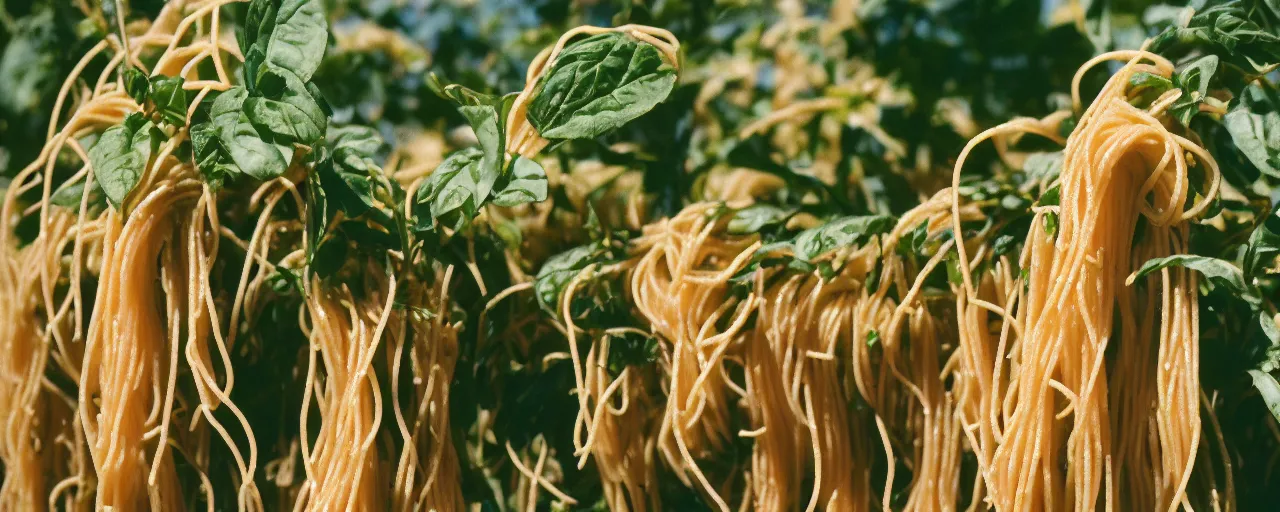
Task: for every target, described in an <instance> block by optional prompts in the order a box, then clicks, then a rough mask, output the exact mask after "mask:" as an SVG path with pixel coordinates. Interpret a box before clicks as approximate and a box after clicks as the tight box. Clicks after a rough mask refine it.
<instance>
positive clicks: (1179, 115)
mask: <svg viewBox="0 0 1280 512" xmlns="http://www.w3.org/2000/svg"><path fill="white" fill-rule="evenodd" d="M1217 71H1218V56H1216V55H1206V56H1204V57H1200V58H1199V59H1196V60H1194V61H1191V62H1189V63H1187V64H1185V65H1183V66H1181V67H1180V68H1179V69H1178V70H1177V71H1175V72H1174V73H1173V85H1174V86H1175V87H1178V88H1179V89H1182V95H1181V96H1179V97H1178V99H1176V100H1174V102H1173V104H1171V105H1169V114H1170V115H1172V116H1173V118H1174V119H1177V120H1178V122H1179V123H1182V126H1187V125H1188V124H1190V123H1191V118H1192V117H1194V116H1195V115H1196V114H1198V113H1200V104H1201V103H1204V100H1205V98H1208V97H1209V82H1210V81H1212V80H1213V75H1214V73H1216V72H1217Z"/></svg>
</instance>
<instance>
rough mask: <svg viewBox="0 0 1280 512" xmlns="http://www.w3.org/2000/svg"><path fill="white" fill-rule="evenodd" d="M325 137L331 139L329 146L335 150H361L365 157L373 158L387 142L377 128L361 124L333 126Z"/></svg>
mask: <svg viewBox="0 0 1280 512" xmlns="http://www.w3.org/2000/svg"><path fill="white" fill-rule="evenodd" d="M325 137H326V138H327V139H328V140H329V146H330V147H332V148H334V150H338V149H341V148H350V149H352V150H355V151H357V152H359V153H360V155H361V156H363V157H365V158H373V157H374V156H375V155H377V154H378V151H381V150H382V146H384V145H385V144H386V142H385V141H383V140H382V135H379V134H378V131H377V130H374V129H373V128H370V127H368V126H360V125H346V126H337V127H331V128H329V130H328V131H327V132H326V134H325Z"/></svg>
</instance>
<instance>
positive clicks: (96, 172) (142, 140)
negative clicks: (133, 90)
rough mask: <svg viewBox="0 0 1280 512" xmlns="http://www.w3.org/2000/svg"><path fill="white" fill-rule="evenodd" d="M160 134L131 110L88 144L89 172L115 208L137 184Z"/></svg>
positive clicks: (140, 115) (141, 116)
mask: <svg viewBox="0 0 1280 512" xmlns="http://www.w3.org/2000/svg"><path fill="white" fill-rule="evenodd" d="M163 136H164V135H163V134H161V133H160V131H159V130H158V129H156V126H155V125H154V124H152V123H151V121H149V120H147V119H146V117H144V116H143V115H142V114H140V113H137V112H134V113H132V114H129V116H128V117H125V118H124V122H123V123H121V124H118V125H116V126H112V127H111V128H108V129H107V131H105V132H103V133H102V135H101V136H99V137H98V141H97V143H95V144H94V145H93V147H92V148H89V162H90V163H91V165H93V176H94V178H95V179H96V180H97V181H98V184H99V185H100V186H101V187H102V191H103V193H105V194H106V196H107V201H109V202H110V203H111V206H113V207H114V208H115V209H117V210H119V209H120V208H121V206H122V205H123V204H124V199H125V197H126V196H128V195H129V192H130V191H132V190H133V187H135V186H137V185H138V180H139V179H141V178H142V174H143V173H144V172H145V170H146V166H147V163H148V162H149V161H150V160H151V154H152V153H154V152H155V150H156V147H157V146H158V145H159V144H160V139H161V137H163Z"/></svg>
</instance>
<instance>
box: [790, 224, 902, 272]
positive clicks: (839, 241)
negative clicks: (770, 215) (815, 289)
mask: <svg viewBox="0 0 1280 512" xmlns="http://www.w3.org/2000/svg"><path fill="white" fill-rule="evenodd" d="M893 222H894V219H893V217H890V216H888V215H869V216H861V217H844V218H840V219H836V220H833V221H830V222H828V223H826V224H823V225H821V226H818V227H815V228H811V229H807V230H804V231H801V232H800V234H798V235H796V238H795V240H794V241H792V245H793V246H794V247H795V257H796V259H799V260H803V261H807V262H813V260H814V259H816V258H817V257H819V256H822V255H823V254H826V253H829V252H831V251H833V250H836V249H839V248H842V247H856V246H859V245H861V244H863V243H864V242H866V241H867V240H869V239H870V238H871V237H873V236H875V235H878V234H881V233H885V232H888V231H889V230H890V229H892V228H893Z"/></svg>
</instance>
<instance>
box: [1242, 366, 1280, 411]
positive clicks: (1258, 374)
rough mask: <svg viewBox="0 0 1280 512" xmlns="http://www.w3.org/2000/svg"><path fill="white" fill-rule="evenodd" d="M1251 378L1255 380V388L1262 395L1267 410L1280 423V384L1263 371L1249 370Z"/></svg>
mask: <svg viewBox="0 0 1280 512" xmlns="http://www.w3.org/2000/svg"><path fill="white" fill-rule="evenodd" d="M1249 377H1252V378H1253V387H1254V388H1255V389H1257V390H1258V394H1260V395H1262V400H1263V401H1264V402H1266V404H1267V410H1269V411H1271V415H1272V416H1274V417H1275V418H1276V421H1280V383H1278V382H1276V378H1275V377H1272V376H1271V374H1269V373H1266V372H1263V371H1261V370H1249Z"/></svg>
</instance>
